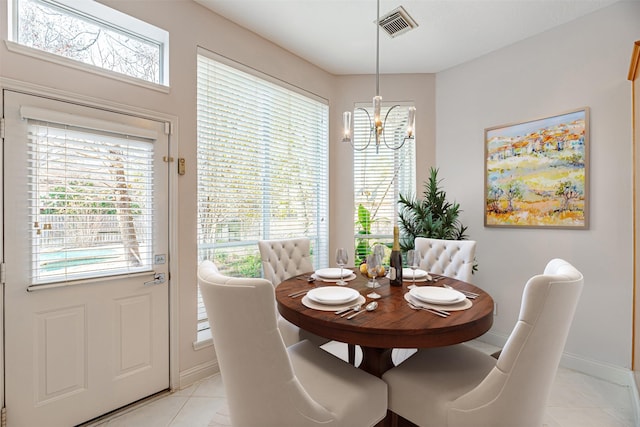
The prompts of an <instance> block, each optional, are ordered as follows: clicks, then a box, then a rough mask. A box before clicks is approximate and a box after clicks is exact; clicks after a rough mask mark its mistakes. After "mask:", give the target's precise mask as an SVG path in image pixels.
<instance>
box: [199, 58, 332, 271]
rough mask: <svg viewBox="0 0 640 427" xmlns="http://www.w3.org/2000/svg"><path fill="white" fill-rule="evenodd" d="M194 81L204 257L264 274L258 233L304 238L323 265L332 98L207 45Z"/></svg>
mask: <svg viewBox="0 0 640 427" xmlns="http://www.w3.org/2000/svg"><path fill="white" fill-rule="evenodd" d="M231 65H232V66H231ZM197 85H198V96H197V102H198V105H197V124H198V165H197V167H198V254H199V258H200V260H204V259H208V260H211V261H213V262H215V263H216V265H217V266H218V268H219V269H220V270H221V271H222V272H223V273H224V274H227V275H231V276H243V277H260V276H261V263H260V254H259V251H258V246H257V242H258V241H259V240H263V239H285V238H294V237H307V238H309V239H310V240H311V246H312V259H313V262H314V264H315V265H316V266H321V265H326V264H327V262H328V258H327V252H328V227H327V214H328V203H327V198H328V151H329V150H328V105H327V102H326V100H323V99H320V98H319V97H317V96H314V95H311V94H309V93H304V92H302V91H301V90H300V89H296V88H293V87H290V86H288V85H287V84H286V83H283V82H280V81H275V80H274V79H272V78H270V77H268V76H265V75H261V74H258V73H257V72H256V71H255V70H248V69H244V68H243V67H242V66H240V65H238V64H230V63H229V61H228V60H223V59H221V58H219V57H217V56H215V55H214V54H211V53H209V52H206V51H204V50H201V51H200V53H199V55H198V81H197Z"/></svg>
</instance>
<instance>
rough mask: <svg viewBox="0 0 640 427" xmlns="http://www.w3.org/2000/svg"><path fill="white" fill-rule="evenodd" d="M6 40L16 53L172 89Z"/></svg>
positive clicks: (120, 78)
mask: <svg viewBox="0 0 640 427" xmlns="http://www.w3.org/2000/svg"><path fill="white" fill-rule="evenodd" d="M4 42H5V44H6V46H7V49H8V50H9V51H11V52H14V53H18V54H21V55H26V56H30V57H32V58H37V59H41V60H43V61H47V62H53V63H55V64H58V65H62V66H65V67H70V68H75V69H76V70H82V71H87V72H90V73H93V74H98V75H100V76H102V77H108V78H110V79H114V80H120V81H122V82H125V83H130V84H134V85H136V86H142V87H145V88H147V89H152V90H155V91H158V92H162V93H169V91H170V88H169V86H166V85H163V84H157V83H152V82H147V81H145V80H142V79H137V78H135V77H130V76H127V75H125V74H120V73H116V72H114V71H110V70H107V69H104V68H100V67H96V66H93V65H90V64H85V63H84V62H79V61H74V60H72V59H69V58H65V57H64V56H59V55H55V54H53V53H49V52H45V51H43V50H39V49H35V48H32V47H29V46H23V45H21V44H19V43H16V42H12V41H10V40H5V41H4Z"/></svg>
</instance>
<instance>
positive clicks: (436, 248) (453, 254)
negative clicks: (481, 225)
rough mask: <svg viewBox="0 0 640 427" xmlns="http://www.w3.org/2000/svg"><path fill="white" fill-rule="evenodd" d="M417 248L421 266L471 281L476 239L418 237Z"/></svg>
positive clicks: (427, 269) (433, 271) (416, 240)
mask: <svg viewBox="0 0 640 427" xmlns="http://www.w3.org/2000/svg"><path fill="white" fill-rule="evenodd" d="M414 243H415V249H416V251H418V252H419V253H420V256H421V258H422V261H421V262H420V268H421V269H423V270H426V271H428V272H430V273H435V274H443V275H445V276H449V277H453V278H455V279H458V280H462V281H465V282H471V274H472V272H473V263H474V260H475V256H476V242H475V241H474V240H443V239H431V238H427V237H416V239H415V241H414Z"/></svg>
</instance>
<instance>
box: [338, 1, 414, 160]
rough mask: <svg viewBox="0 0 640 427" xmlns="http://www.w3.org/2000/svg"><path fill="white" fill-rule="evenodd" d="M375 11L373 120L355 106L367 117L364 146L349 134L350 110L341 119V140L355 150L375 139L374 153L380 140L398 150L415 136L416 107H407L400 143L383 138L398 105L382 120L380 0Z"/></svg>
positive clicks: (388, 111) (363, 148) (357, 108)
mask: <svg viewBox="0 0 640 427" xmlns="http://www.w3.org/2000/svg"><path fill="white" fill-rule="evenodd" d="M377 4H378V6H377V13H376V96H374V97H373V120H372V119H371V115H370V114H369V111H367V109H366V108H362V107H356V108H355V109H356V110H360V111H362V112H364V114H366V116H367V119H368V121H369V129H370V130H369V139H368V141H367V143H366V144H364V146H362V147H361V148H358V147H356V145H355V143H354V141H353V139H354V138H353V137H352V134H351V111H345V112H344V113H343V114H342V121H343V127H344V134H343V137H342V142H345V143H347V142H348V143H350V144H351V146H352V147H353V149H354V150H356V151H364V150H366V149H367V147H369V145H370V144H371V141H372V140H375V143H376V153H378V151H379V149H380V143H381V142H382V143H383V144H384V145H385V146H386V147H387V148H389V149H392V150H398V149H399V148H401V147H402V146H403V145H404V143H405V142H406V141H407V140H408V139H414V137H415V124H416V123H415V122H416V108H415V107H413V106H411V107H409V111H408V117H407V128H406V131H405V136H404V138H403V139H402V141H401V142H400V143H397V144H394V143H391V144H388V143H387V140H386V138H385V127H386V124H387V118H388V117H389V114H390V113H391V111H393V110H394V109H396V108H399V107H400V105H399V104H397V105H393V106H392V107H390V108H389V110H387V113H386V114H385V116H384V120H383V119H382V116H381V108H382V97H381V96H380V0H378V1H377Z"/></svg>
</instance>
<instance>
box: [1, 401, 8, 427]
mask: <svg viewBox="0 0 640 427" xmlns="http://www.w3.org/2000/svg"><path fill="white" fill-rule="evenodd" d="M0 426H1V427H7V407H6V406H3V407H2V410H0Z"/></svg>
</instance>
